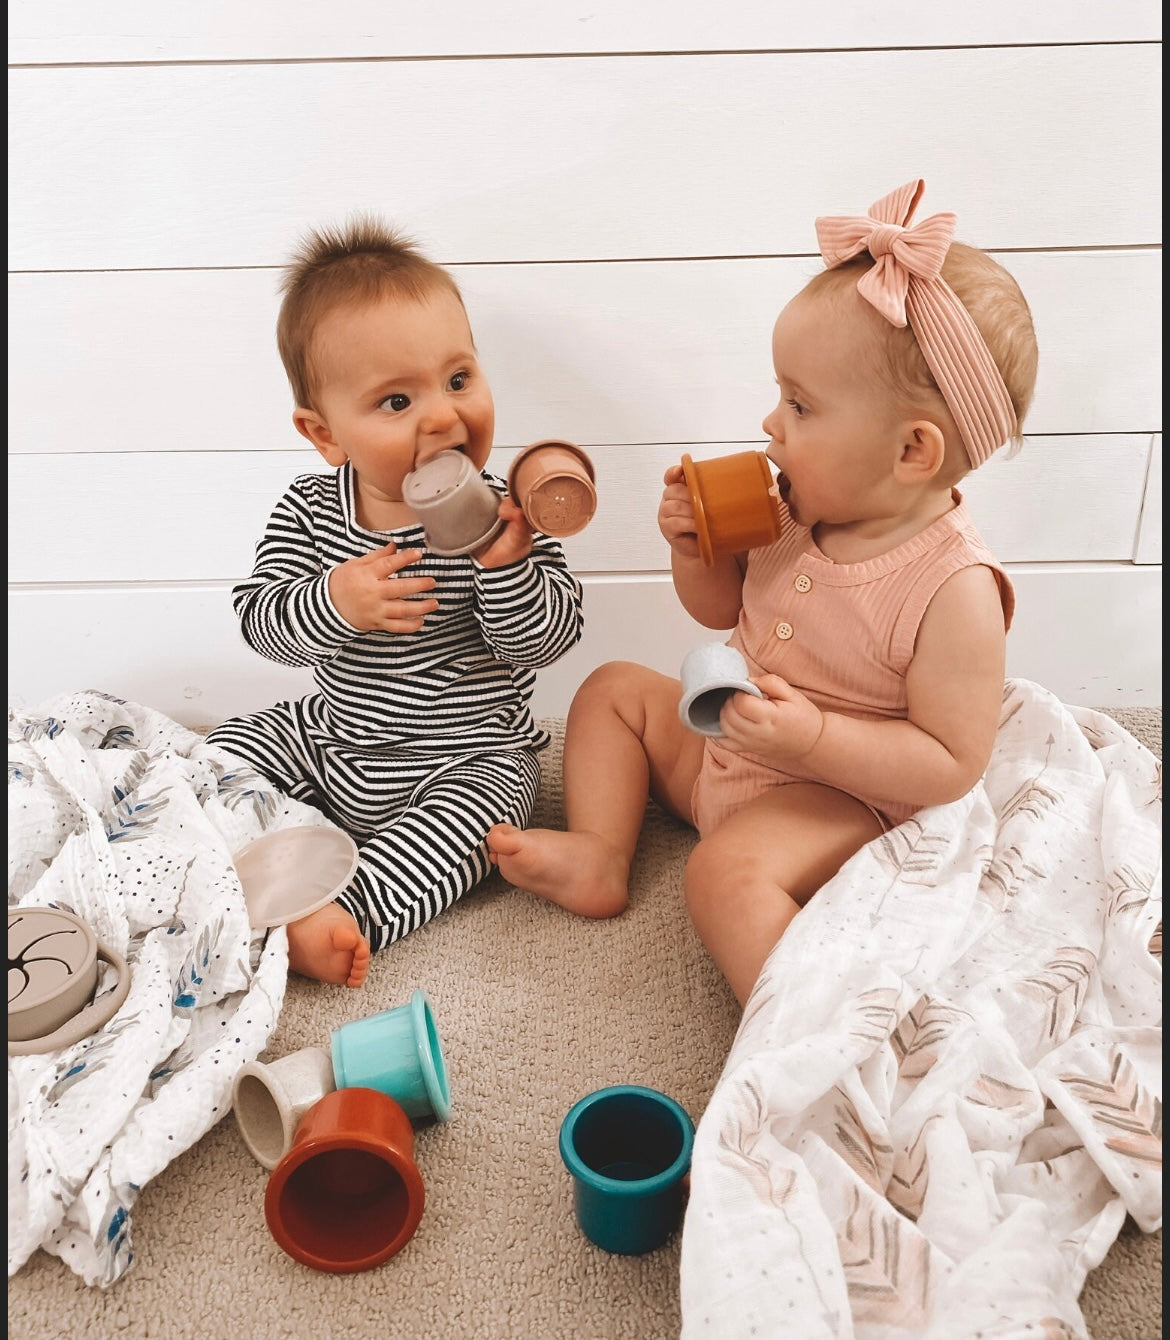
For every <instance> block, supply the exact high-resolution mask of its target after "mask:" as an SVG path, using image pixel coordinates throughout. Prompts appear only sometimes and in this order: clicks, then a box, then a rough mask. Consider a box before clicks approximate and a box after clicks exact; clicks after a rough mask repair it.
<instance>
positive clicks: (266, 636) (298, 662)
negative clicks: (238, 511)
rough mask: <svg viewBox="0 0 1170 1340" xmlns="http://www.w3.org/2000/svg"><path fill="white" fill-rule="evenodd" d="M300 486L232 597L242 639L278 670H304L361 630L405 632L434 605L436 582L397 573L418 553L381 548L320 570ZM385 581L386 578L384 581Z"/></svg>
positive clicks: (282, 504)
mask: <svg viewBox="0 0 1170 1340" xmlns="http://www.w3.org/2000/svg"><path fill="white" fill-rule="evenodd" d="M300 483H301V481H298V482H297V484H294V485H293V486H292V488H290V489H289V491H288V492H287V493H286V494H285V495H284V497H283V498H281V500H280V501H279V502H278V503H277V504H276V506H275V507H274V508H273V511H272V515H271V517H270V518H269V520H268V525H267V527H266V529H265V532H264V534H263V536H262V537H261V539H260V542H259V544H258V545H257V546H256V561H255V564H254V565H253V567H252V572H251V575H250V576H249V577H247V578H246V579H245V580H244V581H242V582H240V583H239V584H238V585H237V586H236V587H235V588H234V589H233V591H232V604H233V606H234V608H235V611H236V616H237V617H238V619H239V620H240V630H241V632H242V634H243V637H244V641H245V642H247V644H248V645H249V646H250V647H251V648H252V650H253V651H257V652H259V653H260V655H261V656H265V657H267V658H268V659H269V660H270V661H276V662H278V663H279V664H281V665H295V666H311V665H318V664H320V663H321V662H323V661H327V660H329V659H330V658H331V657H333V656H335V655H336V654H337V652H338V650H339V649H340V648H341V647H343V646H345V645H346V643H348V642H352V641H353V640H354V638H355V637H357V636H358V635H359V634H360V633H361V632H364V631H366V630H368V629H373V628H379V629H384V630H386V631H389V632H412V631H416V630H417V629H418V628H419V627H421V626H422V623H423V620H424V618H425V616H426V615H427V614H428V613H430V612H431V610H433V609H434V608H435V607H436V604H437V602H436V601H435V600H433V599H432V598H431V597H430V591H431V589H432V588H433V587H434V585H435V582H434V579H433V578H430V577H411V576H410V575H409V571H408V572H407V573H406V575H405V576H403V577H401V578H399V577H398V576H397V574H398V573H399V571H400V570H402V569H404V568H405V569H408V568H409V565H410V564H411V563H413V562H416V561H417V559H418V558H419V557H420V551H418V550H409V551H405V552H404V553H402V554H399V553H397V552H396V551H395V546H394V545H393V544H389V545H387V546H385V548H383V549H378V550H373V551H371V552H370V553H367V554H362V555H360V556H358V557H355V558H351V559H348V560H346V561H345V562H343V563H340V564H336V565H335V566H333V567H330V568H326V567H325V566H324V565H323V562H322V558H321V552H320V549H319V548H318V545H317V543H316V540H315V539H314V516H313V504H312V502H311V500H310V499H309V498H308V497H306V496H305V494H304V493H303V492H302V490H301V488H300ZM387 579H389V580H387Z"/></svg>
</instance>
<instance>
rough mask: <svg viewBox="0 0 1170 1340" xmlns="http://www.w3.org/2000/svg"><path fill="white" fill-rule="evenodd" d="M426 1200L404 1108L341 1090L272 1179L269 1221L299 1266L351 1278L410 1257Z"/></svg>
mask: <svg viewBox="0 0 1170 1340" xmlns="http://www.w3.org/2000/svg"><path fill="white" fill-rule="evenodd" d="M425 1199H426V1196H425V1191H424V1188H423V1180H422V1175H421V1174H420V1173H419V1170H418V1167H417V1165H416V1164H415V1161H414V1128H413V1127H412V1126H411V1124H410V1118H409V1117H408V1116H407V1115H406V1113H405V1112H404V1111H403V1110H402V1108H401V1107H399V1105H398V1104H397V1103H396V1102H395V1101H394V1099H393V1098H388V1097H387V1096H386V1095H385V1094H384V1093H378V1092H377V1090H375V1089H335V1090H334V1091H333V1092H332V1093H327V1094H326V1095H325V1096H324V1097H323V1098H321V1099H319V1100H318V1101H317V1102H316V1103H314V1104H313V1106H312V1107H310V1108H309V1110H308V1111H307V1112H306V1113H305V1115H304V1117H303V1118H302V1119H301V1123H300V1125H299V1126H298V1127H297V1132H296V1135H295V1136H294V1137H293V1142H292V1146H291V1147H290V1149H289V1151H288V1153H287V1154H286V1155H285V1156H284V1157H283V1158H282V1159H281V1160H280V1162H279V1163H278V1164H277V1165H276V1168H275V1170H274V1171H273V1173H272V1176H271V1177H269V1179H268V1187H267V1189H266V1191H265V1194H264V1217H265V1219H266V1220H267V1222H268V1228H269V1231H270V1232H271V1233H272V1236H273V1237H274V1238H275V1239H276V1242H277V1244H278V1245H279V1246H280V1248H281V1250H282V1251H284V1252H286V1253H287V1254H288V1255H289V1256H291V1257H292V1258H293V1259H294V1260H296V1261H300V1262H301V1263H302V1265H306V1266H311V1267H312V1268H313V1269H314V1270H325V1271H332V1272H333V1273H335V1274H348V1273H352V1272H355V1271H359V1270H369V1269H370V1268H371V1267H373V1266H377V1265H381V1264H382V1262H383V1261H386V1260H388V1259H389V1258H390V1257H391V1256H393V1255H394V1254H395V1253H396V1252H399V1251H401V1250H402V1248H403V1247H405V1246H406V1244H407V1243H408V1242H409V1241H410V1239H411V1238H412V1237H413V1236H414V1232H415V1229H417V1228H418V1225H419V1220H420V1219H421V1218H422V1213H423V1206H424V1203H425Z"/></svg>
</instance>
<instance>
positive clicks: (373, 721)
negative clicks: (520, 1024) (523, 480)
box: [208, 218, 583, 987]
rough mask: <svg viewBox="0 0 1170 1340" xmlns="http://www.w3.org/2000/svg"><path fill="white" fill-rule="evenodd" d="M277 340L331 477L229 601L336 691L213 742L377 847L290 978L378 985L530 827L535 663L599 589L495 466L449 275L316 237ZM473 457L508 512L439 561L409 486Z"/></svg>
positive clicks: (301, 949)
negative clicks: (584, 581)
mask: <svg viewBox="0 0 1170 1340" xmlns="http://www.w3.org/2000/svg"><path fill="white" fill-rule="evenodd" d="M283 295H284V296H283V301H282V304H281V308H280V315H279V318H278V323H277V341H278V345H279V349H280V355H281V359H282V361H283V363H284V367H285V371H286V373H287V375H288V379H289V383H290V386H291V389H292V393H293V401H294V405H295V408H294V410H293V416H292V417H293V423H294V425H295V426H296V428H297V431H298V432H300V433H301V434H302V435H303V436H304V437H305V438H307V439H308V440H309V441H310V442H311V443H312V444H313V446H314V447H315V448H316V449H317V451H318V452H319V453H320V454H321V456H322V458H323V459H324V461H325V463H326V464H327V465H329V466H331V467H332V469H331V471H330V472H329V473H324V474H305V475H302V476H300V477H299V478H297V479H295V480H294V481H293V482H292V483H291V484H290V486H289V487H288V489H287V490H286V492H285V493H284V495H283V496H282V497H281V498H280V499H279V501H278V502H277V503H276V506H275V508H274V509H273V511H272V514H271V517H270V518H269V521H268V525H267V527H266V529H265V531H264V534H263V535H262V536H261V538H260V540H259V542H258V544H257V546H256V560H255V564H254V566H253V569H252V573H251V576H249V577H248V578H247V579H246V580H244V581H242V582H240V583H239V585H237V586H236V587H235V589H234V590H233V593H232V601H233V605H234V608H235V611H236V614H237V616H238V617H239V620H240V626H241V629H242V632H243V636H244V639H245V640H246V641H247V643H248V644H249V646H251V647H252V648H253V649H254V650H256V651H257V652H259V653H260V654H261V655H262V656H265V657H267V658H268V659H270V660H273V661H277V662H279V663H280V664H282V665H291V666H308V667H311V669H312V671H313V677H314V680H315V682H316V689H317V691H316V692H314V693H312V694H309V695H308V696H306V697H304V698H300V699H296V700H293V701H287V702H280V703H277V704H276V705H275V706H273V707H270V708H267V709H265V710H263V711H260V712H256V713H253V714H250V715H247V716H241V717H236V718H233V719H231V720H229V721H226V722H224V723H223V724H222V725H220V726H217V727H216V728H215V730H213V731H212V732H211V733H210V734H209V736H208V739H209V740H210V741H211V742H212V743H214V744H217V745H219V746H221V747H222V748H223V749H224V750H226V751H228V752H229V753H231V754H233V755H235V756H236V757H237V758H238V759H240V760H242V761H243V762H245V763H247V764H248V765H250V766H251V767H252V768H254V769H256V770H257V771H259V772H260V773H262V774H263V775H264V776H265V777H267V778H268V779H269V780H270V781H271V782H272V783H274V784H275V785H276V786H277V787H278V788H280V789H281V790H282V791H284V792H285V793H286V794H288V795H290V796H293V797H295V798H296V799H298V800H302V801H305V802H307V803H309V804H311V805H314V806H316V807H317V808H318V809H320V810H321V811H322V812H323V813H324V814H326V815H327V816H328V817H329V818H330V819H331V820H332V821H333V822H334V823H336V824H337V825H338V826H339V827H341V828H343V829H345V830H346V831H347V832H348V833H349V834H350V836H351V837H353V838H354V840H355V841H356V842H357V844H358V848H359V861H358V867H357V871H356V873H355V875H354V877H353V880H352V881H351V883H350V884H349V885H348V886H347V888H346V889H344V890H343V891H342V893H341V894H340V895H339V896H338V897H337V899H336V900H335V901H334V902H332V903H329V904H328V905H327V906H326V907H324V908H322V909H320V910H318V911H316V912H314V913H312V914H311V915H309V916H307V917H304V918H302V919H301V920H298V921H293V922H291V923H290V924H289V926H288V928H287V931H288V949H289V966H290V968H291V969H292V970H293V971H295V972H298V973H300V974H301V975H303V976H306V977H312V978H316V979H318V980H320V981H324V982H332V983H337V984H343V985H346V986H350V987H359V986H361V985H362V984H363V982H364V981H365V979H366V975H367V973H368V970H369V965H370V956H371V953H372V952H373V951H375V950H378V949H381V948H383V947H384V946H386V945H388V944H390V943H391V942H393V941H394V940H397V939H399V938H400V937H401V936H403V935H405V934H407V932H409V931H411V930H414V929H415V928H416V927H418V926H420V925H422V924H423V923H424V922H426V921H429V920H430V919H431V918H432V917H433V916H435V915H436V914H437V913H439V912H441V911H443V910H444V909H445V908H447V907H450V906H451V904H452V903H453V902H455V900H456V899H457V898H460V897H461V896H462V895H463V894H465V893H467V892H468V891H469V890H470V889H472V888H474V887H475V885H476V884H478V883H479V882H480V881H481V880H482V879H483V878H484V876H485V875H487V874H488V873H489V872H490V871H491V864H490V860H489V855H488V848H487V833H488V831H489V829H490V828H491V827H492V826H493V825H495V824H497V823H500V822H506V823H509V824H513V825H519V826H523V825H524V824H525V823H526V822H527V821H528V818H529V816H530V814H531V812H532V806H533V804H534V802H535V799H536V794H537V789H538V785H539V781H540V768H539V762H538V757H537V756H538V754H539V752H540V751H541V750H542V749H544V748H546V747H547V745H548V744H549V736H548V734H547V733H546V732H545V731H543V730H542V729H541V728H540V727H539V726H538V725H537V723H536V721H535V720H534V718H533V716H532V713H531V710H530V701H531V698H532V691H533V687H534V684H535V677H536V671H537V670H538V669H540V668H541V667H542V666H546V665H550V664H552V663H553V662H554V661H556V660H558V659H559V658H560V657H561V656H563V655H564V654H565V653H566V652H567V651H569V650H570V649H571V648H572V647H574V646H575V645H576V644H577V642H578V641H579V640H580V637H581V632H582V626H583V622H582V621H583V614H582V603H581V586H580V583H579V582H578V581H577V579H576V577H575V576H574V575H573V574H572V573H571V572H570V571H569V568H568V566H567V564H566V561H565V556H564V553H563V551H562V548H561V545H560V542H559V541H558V540H556V539H553V538H551V537H549V536H547V535H543V534H540V533H539V532H535V533H534V531H533V530H532V528H531V526H530V525H529V523H528V522H527V520H526V519H525V517H524V514H523V512H522V511H521V509H520V508H519V507H518V506H517V505H516V504H515V503H514V502H512V501H511V500H510V499H509V498H508V497H507V490H506V485H505V482H504V480H502V479H501V478H499V477H498V476H495V475H492V474H489V473H487V471H486V469H485V467H486V464H487V460H488V456H489V453H490V452H491V448H492V439H493V434H494V429H495V409H494V405H493V401H492V394H491V390H490V387H489V385H488V381H487V378H486V376H485V375H484V371H483V369H482V368H481V367H480V364H479V361H478V358H477V355H476V348H475V342H474V339H473V338H472V333H471V327H470V324H469V321H468V316H467V312H466V310H465V309H464V304H463V300H462V297H461V295H460V292H459V289H458V287H457V285H456V283H455V281H454V279H453V278H452V277H451V275H450V274H449V273H448V272H447V271H446V270H445V269H444V268H443V267H441V266H439V265H437V264H435V263H434V262H432V261H430V260H428V259H427V258H426V257H425V256H424V255H423V254H422V253H421V252H420V251H419V250H418V248H417V247H416V246H415V245H414V244H413V243H412V242H411V241H410V240H409V239H407V238H405V237H403V236H402V235H401V234H399V233H398V232H396V231H395V230H393V229H391V228H388V227H386V226H385V225H384V224H382V223H381V222H379V221H378V220H376V219H373V218H359V219H356V220H353V221H351V222H350V223H348V224H346V225H345V226H344V227H343V228H341V229H336V230H321V231H317V232H313V233H311V234H310V235H309V236H308V237H307V239H306V240H305V241H304V243H303V245H302V246H301V248H300V250H299V252H298V253H297V255H296V256H295V257H294V258H293V260H292V263H291V264H290V265H289V267H288V268H287V270H286V272H285V277H284V286H283ZM444 451H458V452H462V453H463V454H464V455H465V456H466V457H467V458H468V459H469V460H470V461H471V463H472V464H473V465H474V467H475V469H476V470H477V471H478V472H480V473H481V474H482V475H483V477H484V478H485V479H486V480H487V482H488V484H489V485H490V487H491V488H492V489H494V490H495V492H497V493H498V494H499V496H500V502H499V518H500V521H501V522H502V523H503V524H502V527H501V528H500V530H499V531H498V533H497V534H496V535H495V536H494V538H492V539H490V540H489V541H488V542H487V544H486V547H484V548H481V549H478V550H476V551H475V552H473V553H457V554H451V553H449V552H447V550H446V549H445V550H444V553H443V554H439V553H435V552H432V551H431V550H430V549H428V547H427V543H426V537H425V535H424V531H423V527H422V525H421V523H420V521H419V519H418V517H417V516H416V515H415V513H414V511H413V509H412V508H411V506H410V505H409V504H408V503H407V502H406V501H404V497H403V481H404V479H405V478H406V476H407V475H408V474H409V473H411V472H412V471H415V470H417V469H418V468H419V467H421V466H423V465H425V464H427V463H428V462H429V461H431V460H433V459H434V458H435V457H436V456H437V455H438V454H439V453H440V452H444Z"/></svg>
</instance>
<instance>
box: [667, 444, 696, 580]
mask: <svg viewBox="0 0 1170 1340" xmlns="http://www.w3.org/2000/svg"><path fill="white" fill-rule="evenodd" d="M662 479H663V483H664V484H665V485H666V488H665V489H664V490H663V493H662V500H661V501H660V502H659V504H658V529H659V530H660V531H661V532H662V538H663V539H664V540H665V541H666V542H667V544H669V545H670V547H671V548H672V549H673V550H674V551H675V553H676V554H678V555H679V556H680V557H682V558H698V557H699V535H698V523H697V522H696V521H695V508H694V504H693V503H692V502H691V491H690V489H689V488H688V487H687V484H686V480H685V479H684V478H683V468H682V466H681V465H672V466H670V467H668V469H667V471H666V474H665V475H663V477H662Z"/></svg>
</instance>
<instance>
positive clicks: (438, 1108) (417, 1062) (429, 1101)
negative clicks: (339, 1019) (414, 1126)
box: [331, 991, 451, 1121]
mask: <svg viewBox="0 0 1170 1340" xmlns="http://www.w3.org/2000/svg"><path fill="white" fill-rule="evenodd" d="M331 1049H332V1054H333V1078H334V1081H335V1082H336V1084H337V1087H338V1088H339V1089H377V1090H378V1092H379V1093H384V1094H386V1095H387V1097H389V1098H393V1099H394V1101H395V1102H396V1103H397V1104H398V1105H399V1107H401V1108H402V1110H403V1111H404V1112H405V1113H406V1115H407V1116H408V1117H410V1118H411V1120H412V1121H419V1120H428V1119H431V1118H433V1119H434V1120H436V1121H446V1120H447V1118H448V1117H449V1116H450V1115H451V1087H450V1084H449V1083H448V1081H447V1065H446V1062H445V1061H444V1060H443V1047H442V1043H441V1042H440V1041H439V1030H438V1028H437V1027H436V1026H435V1016H434V1013H433V1011H432V1010H431V1003H430V1001H429V1000H427V997H426V993H425V992H424V991H415V992H414V994H413V995H412V996H411V998H410V1003H409V1004H408V1005H399V1006H396V1007H395V1008H394V1009H392V1010H383V1011H382V1012H381V1013H380V1014H371V1015H370V1016H369V1017H368V1018H365V1019H355V1020H353V1021H352V1022H351V1023H348V1024H342V1026H341V1027H340V1028H335V1029H334V1030H333V1034H332V1037H331Z"/></svg>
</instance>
